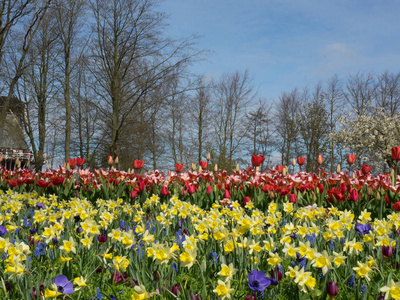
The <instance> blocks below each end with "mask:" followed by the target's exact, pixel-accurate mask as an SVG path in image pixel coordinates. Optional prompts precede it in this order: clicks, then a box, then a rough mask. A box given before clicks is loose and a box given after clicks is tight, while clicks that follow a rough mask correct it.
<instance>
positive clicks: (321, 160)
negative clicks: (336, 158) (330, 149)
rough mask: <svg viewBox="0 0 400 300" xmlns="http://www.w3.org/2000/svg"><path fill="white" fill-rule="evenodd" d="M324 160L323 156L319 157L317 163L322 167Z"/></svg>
mask: <svg viewBox="0 0 400 300" xmlns="http://www.w3.org/2000/svg"><path fill="white" fill-rule="evenodd" d="M323 160H324V158H323V156H322V155H318V158H317V163H318V164H319V165H322V162H323Z"/></svg>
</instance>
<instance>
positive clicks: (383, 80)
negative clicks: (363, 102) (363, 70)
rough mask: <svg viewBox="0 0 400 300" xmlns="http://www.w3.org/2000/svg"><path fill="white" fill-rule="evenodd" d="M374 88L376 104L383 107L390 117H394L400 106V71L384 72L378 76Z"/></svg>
mask: <svg viewBox="0 0 400 300" xmlns="http://www.w3.org/2000/svg"><path fill="white" fill-rule="evenodd" d="M377 81H378V82H377V86H376V88H375V90H374V96H375V101H376V106H377V107H379V108H383V109H384V111H385V112H386V113H387V115H388V116H389V117H393V116H394V115H395V114H396V113H398V112H399V108H400V73H397V74H395V73H389V72H388V71H385V72H383V73H382V74H380V75H379V76H378V78H377Z"/></svg>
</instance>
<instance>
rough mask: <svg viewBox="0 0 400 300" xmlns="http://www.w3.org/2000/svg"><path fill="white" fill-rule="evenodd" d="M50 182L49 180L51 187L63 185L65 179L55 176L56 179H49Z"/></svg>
mask: <svg viewBox="0 0 400 300" xmlns="http://www.w3.org/2000/svg"><path fill="white" fill-rule="evenodd" d="M50 180H51V183H52V184H53V185H60V184H63V183H64V180H65V177H63V176H57V177H54V178H52V179H50Z"/></svg>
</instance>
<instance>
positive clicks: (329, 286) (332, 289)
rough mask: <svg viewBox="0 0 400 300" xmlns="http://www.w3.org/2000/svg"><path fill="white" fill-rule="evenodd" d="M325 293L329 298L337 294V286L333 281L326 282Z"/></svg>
mask: <svg viewBox="0 0 400 300" xmlns="http://www.w3.org/2000/svg"><path fill="white" fill-rule="evenodd" d="M326 292H327V294H328V295H329V296H336V295H337V294H339V289H338V284H337V283H336V282H334V281H328V282H327V283H326Z"/></svg>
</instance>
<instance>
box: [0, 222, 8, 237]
mask: <svg viewBox="0 0 400 300" xmlns="http://www.w3.org/2000/svg"><path fill="white" fill-rule="evenodd" d="M6 233H7V228H6V227H5V226H2V225H0V236H3V235H5V234H6Z"/></svg>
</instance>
